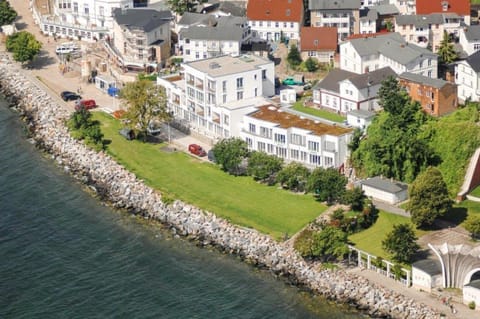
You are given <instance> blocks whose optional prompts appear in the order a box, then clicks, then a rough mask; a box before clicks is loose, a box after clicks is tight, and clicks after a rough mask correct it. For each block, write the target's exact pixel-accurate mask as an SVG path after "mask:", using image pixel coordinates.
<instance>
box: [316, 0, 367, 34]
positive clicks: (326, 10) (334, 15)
mask: <svg viewBox="0 0 480 319" xmlns="http://www.w3.org/2000/svg"><path fill="white" fill-rule="evenodd" d="M360 7H361V3H360V0H336V1H332V0H309V2H308V9H309V10H310V25H311V26H312V27H337V31H338V41H339V42H340V41H343V40H345V39H346V38H348V37H349V36H350V35H352V34H354V33H359V32H360V27H359V21H360Z"/></svg>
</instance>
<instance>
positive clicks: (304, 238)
mask: <svg viewBox="0 0 480 319" xmlns="http://www.w3.org/2000/svg"><path fill="white" fill-rule="evenodd" d="M312 242H313V231H312V230H310V229H304V230H302V231H301V232H300V233H299V234H298V236H296V237H295V241H294V243H293V247H294V248H295V250H296V251H298V253H299V254H300V255H301V256H302V257H312V256H313V252H312Z"/></svg>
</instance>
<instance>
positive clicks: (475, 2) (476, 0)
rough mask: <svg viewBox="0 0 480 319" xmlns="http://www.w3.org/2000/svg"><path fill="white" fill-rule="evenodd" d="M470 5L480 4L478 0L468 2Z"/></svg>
mask: <svg viewBox="0 0 480 319" xmlns="http://www.w3.org/2000/svg"><path fill="white" fill-rule="evenodd" d="M470 3H471V4H480V0H470Z"/></svg>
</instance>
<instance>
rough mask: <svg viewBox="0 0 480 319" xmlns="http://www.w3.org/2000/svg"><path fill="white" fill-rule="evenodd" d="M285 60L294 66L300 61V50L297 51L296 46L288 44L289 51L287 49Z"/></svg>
mask: <svg viewBox="0 0 480 319" xmlns="http://www.w3.org/2000/svg"><path fill="white" fill-rule="evenodd" d="M287 61H288V63H289V64H290V66H292V67H293V68H296V67H297V66H299V65H300V63H302V57H301V56H300V51H298V48H297V46H296V45H295V44H292V45H291V46H290V51H288V55H287Z"/></svg>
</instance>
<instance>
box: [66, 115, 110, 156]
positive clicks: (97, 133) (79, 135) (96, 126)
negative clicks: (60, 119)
mask: <svg viewBox="0 0 480 319" xmlns="http://www.w3.org/2000/svg"><path fill="white" fill-rule="evenodd" d="M67 126H68V128H69V129H70V134H71V135H72V137H73V138H76V139H79V140H84V141H85V144H87V145H90V146H92V147H93V148H94V149H96V150H100V149H103V148H104V143H103V133H102V131H101V128H100V122H98V121H94V120H93V119H92V114H91V113H90V112H89V111H88V110H86V109H85V108H81V109H79V110H77V111H75V112H73V113H72V115H71V116H70V118H69V120H68V121H67Z"/></svg>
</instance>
